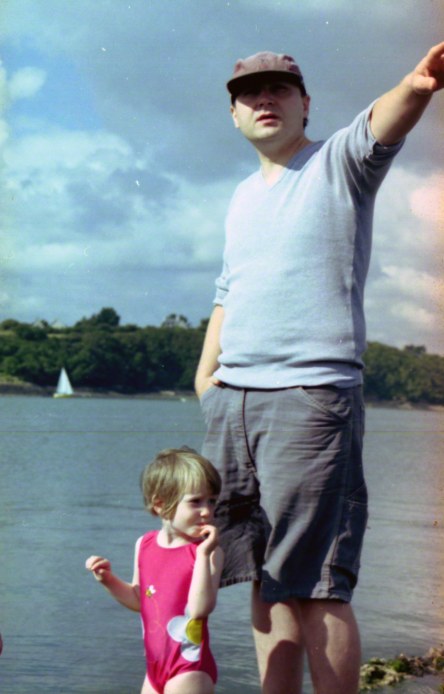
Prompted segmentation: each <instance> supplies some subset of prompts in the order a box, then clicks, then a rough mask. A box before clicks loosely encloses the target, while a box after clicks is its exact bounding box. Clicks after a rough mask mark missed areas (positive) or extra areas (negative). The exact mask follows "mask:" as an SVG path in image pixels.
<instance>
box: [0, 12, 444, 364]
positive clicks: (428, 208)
mask: <svg viewBox="0 0 444 694" xmlns="http://www.w3.org/2000/svg"><path fill="white" fill-rule="evenodd" d="M358 5H359V11H357V9H356V8H357V7H358ZM443 20H444V9H443V4H442V2H441V0H427V1H426V0H403V1H402V2H399V0H373V2H372V3H356V1H355V0H281V1H278V0H267V2H265V0H238V1H234V0H232V1H230V2H226V1H222V0H125V1H123V0H95V1H94V2H91V1H90V0H72V1H71V0H38V1H36V0H7V2H5V3H4V4H3V6H2V10H1V15H0V38H1V46H2V49H1V51H0V57H1V60H2V63H1V65H0V107H1V115H0V152H1V157H2V166H1V170H0V175H1V178H2V180H1V187H0V204H1V209H2V218H1V221H0V224H1V227H0V321H1V320H4V319H5V318H15V319H18V320H21V321H29V322H32V321H34V320H36V319H38V318H44V319H46V320H48V321H49V322H51V321H53V320H56V319H57V320H59V321H62V322H64V323H65V324H67V325H72V324H73V323H74V322H76V321H77V320H79V319H81V318H82V317H84V316H90V315H92V314H93V313H97V312H98V311H99V310H100V309H101V308H102V307H105V306H112V307H113V308H115V309H116V311H117V312H118V313H119V315H120V316H121V320H122V323H136V324H138V325H141V326H145V325H159V324H160V323H161V322H162V320H163V318H164V317H165V316H166V315H167V314H169V313H182V314H184V315H185V316H187V317H188V319H189V320H190V321H191V323H192V324H193V325H198V324H199V322H200V320H201V319H202V318H205V317H208V315H209V313H210V311H211V304H212V298H213V291H214V280H215V278H216V276H217V274H218V272H219V270H220V266H221V254H222V248H223V234H224V216H225V210H226V207H227V204H228V202H229V199H230V196H231V194H232V192H233V190H234V187H235V186H236V184H237V183H238V182H239V181H240V180H241V179H242V178H243V177H245V176H246V175H248V174H249V173H250V172H251V171H252V170H253V169H255V168H256V167H257V159H256V156H255V154H254V151H253V150H252V148H251V146H250V145H249V144H248V143H246V142H244V141H243V140H242V138H241V136H240V135H239V133H238V132H237V131H236V130H235V129H234V128H233V126H232V123H231V119H230V115H229V100H228V95H227V93H226V91H225V82H226V81H227V79H228V78H229V77H230V74H231V71H232V67H233V65H234V63H235V61H236V60H237V59H238V58H239V57H245V56H247V55H250V54H252V53H255V52H257V51H259V50H274V51H276V52H285V53H289V54H290V55H293V56H294V57H295V59H296V61H297V62H298V63H299V65H300V67H301V69H302V71H303V73H304V76H305V80H306V84H307V88H308V91H309V93H310V94H311V97H312V107H311V115H310V124H309V126H308V129H307V135H308V137H310V138H311V139H313V140H318V139H324V138H325V137H328V135H329V134H331V133H332V132H334V131H335V130H336V129H338V128H340V127H343V126H346V125H347V124H348V123H349V122H350V121H351V120H352V119H353V117H354V116H355V115H356V114H357V113H358V112H359V111H360V110H362V109H364V108H365V107H366V106H367V105H368V104H369V103H370V102H371V101H372V100H373V99H375V98H377V97H378V96H379V95H380V94H381V93H383V92H384V91H386V90H387V89H389V88H391V87H392V86H394V85H395V84H396V83H397V82H398V81H399V80H400V79H401V78H402V77H403V76H404V75H405V74H406V73H407V72H408V71H409V70H411V69H412V68H413V67H414V66H415V65H416V64H417V63H418V62H419V60H420V59H421V58H422V57H423V55H424V54H425V53H426V52H427V50H428V48H429V47H430V46H431V45H433V44H435V43H438V42H439V41H440V40H441V39H442V36H441V35H440V32H439V29H440V27H442V26H444V21H443ZM443 107H444V95H442V94H440V95H437V96H436V97H435V99H434V101H433V102H432V105H431V106H430V107H429V109H428V111H427V112H426V115H425V116H424V117H423V119H422V121H421V123H420V124H419V125H418V126H417V127H416V129H415V130H414V132H413V133H411V135H410V137H409V138H408V141H407V143H406V145H405V147H404V149H403V150H402V152H401V153H400V155H399V156H398V157H397V159H396V161H395V164H394V166H393V168H392V170H391V172H390V174H389V176H388V177H387V179H386V181H385V182H384V184H383V186H382V188H381V190H380V193H379V197H378V202H377V207H376V214H375V242H374V251H373V258H372V265H371V270H370V274H369V279H368V283H367V292H366V309H367V322H368V338H369V339H370V340H379V341H381V342H384V343H386V344H392V345H395V346H398V347H403V346H404V345H406V344H421V345H426V346H427V349H428V351H429V352H434V353H440V354H444V335H443V329H442V324H443V321H442V318H443V299H444V289H443V273H442V258H443V250H444V249H443V247H444V240H443V234H442V231H443V226H444V204H443V190H444V163H443V162H444V125H443V119H442V112H443Z"/></svg>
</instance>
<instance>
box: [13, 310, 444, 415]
mask: <svg viewBox="0 0 444 694" xmlns="http://www.w3.org/2000/svg"><path fill="white" fill-rule="evenodd" d="M207 323H208V321H207V320H202V321H201V324H200V325H199V326H198V327H197V328H193V327H191V325H190V324H189V322H188V321H187V319H186V318H185V317H184V316H177V315H175V314H172V315H170V316H168V317H167V318H166V319H165V321H164V322H163V324H162V325H161V326H159V327H154V326H148V327H139V326H136V325H120V317H119V316H118V314H117V313H116V311H115V310H114V309H112V308H104V309H102V310H101V311H100V312H99V313H98V314H95V315H93V316H91V317H90V318H82V320H80V321H78V322H77V323H76V324H75V325H74V326H72V327H55V326H51V325H49V324H48V323H46V322H45V321H39V323H38V324H33V325H31V324H28V323H20V322H18V321H15V320H12V319H9V320H5V321H3V322H2V323H0V378H1V377H3V379H8V378H9V379H10V378H13V379H19V380H21V381H25V382H27V383H32V384H35V385H39V386H44V387H52V386H55V384H56V383H57V378H58V375H59V372H60V369H61V368H62V367H65V368H66V370H67V371H68V373H69V376H70V379H71V382H72V384H73V386H74V388H93V389H103V390H112V391H117V392H121V393H147V392H153V391H160V390H192V389H193V380H194V373H195V370H196V366H197V362H198V360H199V356H200V352H201V349H202V343H203V339H204V336H205V331H206V326H207ZM365 363H366V369H365V376H364V379H365V395H366V398H368V399H377V400H387V401H396V402H412V403H425V404H434V405H443V404H444V357H441V356H439V355H431V354H427V352H426V349H425V348H424V347H422V346H414V345H407V346H406V347H404V349H402V350H401V349H397V348H395V347H390V346H388V345H384V344H381V343H378V342H370V343H369V345H368V349H367V352H366V354H365Z"/></svg>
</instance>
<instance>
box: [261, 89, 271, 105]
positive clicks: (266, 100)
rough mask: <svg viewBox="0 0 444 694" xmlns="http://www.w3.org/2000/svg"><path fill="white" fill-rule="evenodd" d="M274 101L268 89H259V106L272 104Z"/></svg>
mask: <svg viewBox="0 0 444 694" xmlns="http://www.w3.org/2000/svg"><path fill="white" fill-rule="evenodd" d="M273 101H274V96H273V92H272V91H271V90H270V89H269V88H268V87H264V88H263V89H261V91H260V92H259V94H258V103H259V104H260V105H261V104H270V103H273Z"/></svg>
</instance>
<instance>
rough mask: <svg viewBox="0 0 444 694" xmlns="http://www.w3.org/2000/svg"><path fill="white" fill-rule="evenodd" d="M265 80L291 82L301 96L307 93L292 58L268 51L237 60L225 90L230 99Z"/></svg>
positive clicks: (300, 74)
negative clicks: (298, 89) (298, 88)
mask: <svg viewBox="0 0 444 694" xmlns="http://www.w3.org/2000/svg"><path fill="white" fill-rule="evenodd" d="M267 79H271V80H279V79H281V80H285V81H286V82H291V83H292V84H296V85H297V86H298V87H300V89H301V92H302V95H303V96H305V94H306V93H307V92H306V89H305V84H304V78H303V76H302V72H301V71H300V69H299V67H298V66H297V65H296V63H295V61H294V58H292V57H291V56H290V55H284V54H283V53H280V54H278V53H271V52H270V51H263V52H262V53H256V54H255V55H250V56H249V57H248V58H244V59H240V60H238V61H237V62H236V64H235V66H234V71H233V75H232V77H231V79H230V80H229V81H228V82H227V89H228V91H229V92H230V94H231V96H232V97H236V96H237V95H238V94H240V92H241V91H242V90H243V89H245V88H246V87H248V86H253V85H255V84H260V83H261V82H265V81H266V80H267Z"/></svg>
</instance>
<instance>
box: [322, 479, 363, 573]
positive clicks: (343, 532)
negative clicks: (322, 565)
mask: <svg viewBox="0 0 444 694" xmlns="http://www.w3.org/2000/svg"><path fill="white" fill-rule="evenodd" d="M367 520H368V508H367V487H366V485H365V484H362V485H361V486H360V487H359V488H358V489H357V490H356V491H355V492H354V493H353V494H352V495H351V496H349V497H348V498H347V499H345V501H344V506H343V511H342V518H341V521H340V524H339V528H338V535H337V542H336V549H335V552H334V555H333V558H332V562H331V563H332V564H333V565H336V566H341V567H343V568H344V569H348V570H349V571H350V572H352V573H354V574H357V573H358V570H359V565H360V558H361V550H362V544H363V541H364V533H365V529H366V527H367Z"/></svg>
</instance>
